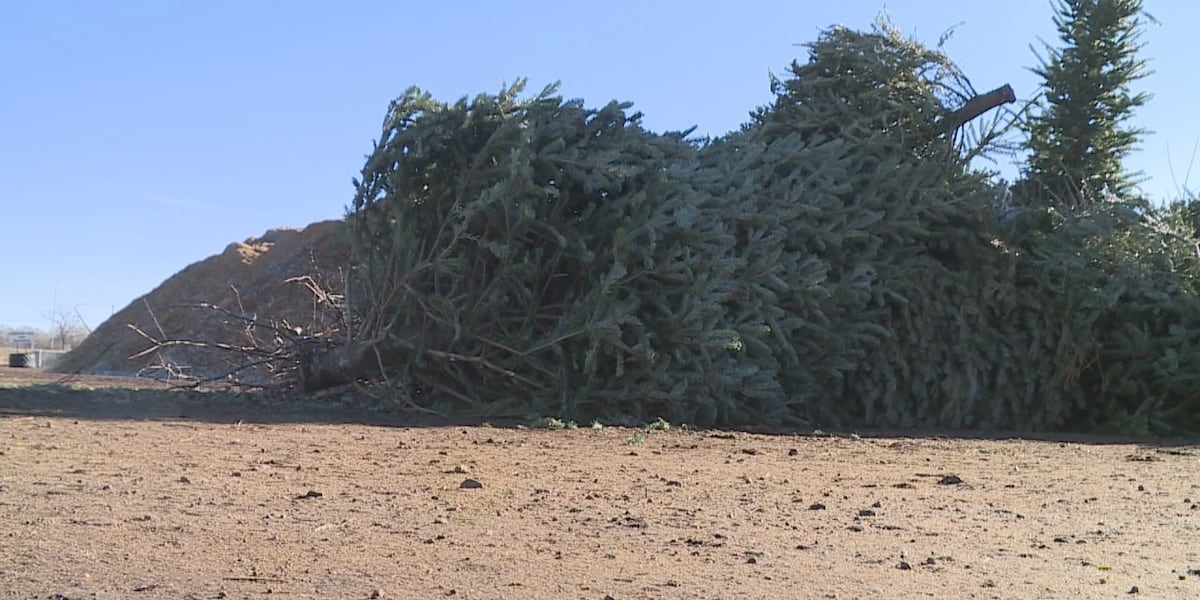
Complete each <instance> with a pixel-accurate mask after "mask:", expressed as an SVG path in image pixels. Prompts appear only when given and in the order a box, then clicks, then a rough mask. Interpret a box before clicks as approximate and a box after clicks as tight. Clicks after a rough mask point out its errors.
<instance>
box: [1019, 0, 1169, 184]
mask: <svg viewBox="0 0 1200 600" xmlns="http://www.w3.org/2000/svg"><path fill="white" fill-rule="evenodd" d="M1055 12H1056V15H1055V17H1054V24H1055V26H1056V27H1057V29H1058V35H1059V39H1060V40H1061V41H1062V42H1063V45H1064V46H1063V48H1061V49H1058V48H1053V47H1051V46H1050V45H1049V44H1047V45H1046V51H1047V54H1048V56H1047V58H1042V59H1041V66H1039V67H1037V68H1034V69H1032V71H1033V72H1034V73H1036V74H1038V75H1039V76H1040V77H1041V78H1042V79H1043V81H1044V86H1045V97H1044V104H1043V110H1042V111H1041V113H1040V114H1039V115H1036V116H1035V117H1033V118H1032V119H1031V120H1030V123H1029V126H1028V133H1029V145H1030V149H1031V150H1032V154H1031V156H1030V159H1029V165H1028V172H1027V178H1028V179H1029V180H1030V181H1031V182H1033V183H1034V184H1035V186H1036V189H1039V190H1040V191H1042V192H1048V193H1049V194H1051V195H1052V196H1054V197H1057V198H1058V199H1060V200H1065V201H1067V202H1068V203H1069V204H1072V205H1078V204H1083V203H1088V202H1091V201H1094V200H1095V199H1098V198H1103V197H1116V198H1126V197H1128V196H1129V195H1130V194H1131V193H1132V192H1133V191H1134V186H1135V184H1136V179H1135V177H1136V174H1133V173H1129V172H1127V171H1126V170H1125V168H1124V166H1123V165H1122V159H1123V158H1124V157H1125V156H1127V155H1128V154H1129V153H1130V152H1131V151H1132V150H1133V149H1134V147H1135V146H1136V144H1137V143H1138V141H1139V140H1140V139H1141V137H1142V135H1144V134H1145V133H1147V132H1146V130H1144V129H1138V128H1134V127H1129V126H1126V125H1124V124H1125V122H1126V121H1128V120H1129V118H1130V117H1131V116H1132V115H1133V111H1134V109H1135V108H1137V107H1139V106H1141V105H1143V104H1145V103H1146V102H1147V101H1148V100H1149V99H1150V95H1149V94H1147V93H1145V92H1138V93H1134V92H1132V91H1131V90H1130V84H1131V83H1133V82H1134V81H1137V80H1138V79H1141V78H1143V77H1146V76H1147V75H1149V74H1150V71H1149V70H1148V69H1147V67H1146V61H1145V60H1143V59H1140V58H1138V52H1139V51H1140V50H1141V49H1142V48H1143V46H1144V45H1145V44H1144V43H1143V42H1142V41H1141V30H1142V25H1143V24H1144V22H1145V20H1151V21H1152V20H1153V17H1151V16H1150V15H1149V14H1147V13H1146V12H1145V11H1144V10H1143V8H1142V2H1141V0H1057V2H1056V6H1055Z"/></svg>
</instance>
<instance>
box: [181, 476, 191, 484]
mask: <svg viewBox="0 0 1200 600" xmlns="http://www.w3.org/2000/svg"><path fill="white" fill-rule="evenodd" d="M191 482H192V480H191V479H188V478H187V475H184V476H183V477H180V478H179V483H191Z"/></svg>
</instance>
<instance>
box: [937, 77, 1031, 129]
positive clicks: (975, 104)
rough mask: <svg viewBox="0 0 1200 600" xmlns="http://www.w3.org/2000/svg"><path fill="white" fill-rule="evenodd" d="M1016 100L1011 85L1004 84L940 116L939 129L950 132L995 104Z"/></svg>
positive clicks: (995, 105)
mask: <svg viewBox="0 0 1200 600" xmlns="http://www.w3.org/2000/svg"><path fill="white" fill-rule="evenodd" d="M1016 101H1017V96H1016V93H1014V92H1013V89H1012V86H1011V85H1008V84H1004V85H1002V86H1000V87H998V88H996V89H994V90H992V91H990V92H987V93H985V94H980V95H978V96H975V97H974V98H971V99H970V100H967V103H966V104H964V105H962V106H961V107H960V108H958V109H957V110H954V111H952V112H950V113H949V114H947V115H946V116H945V117H943V118H942V121H941V124H940V129H941V131H942V133H952V132H954V131H955V130H957V129H958V128H959V127H962V126H963V125H966V124H967V123H968V122H970V121H971V120H972V119H975V118H977V117H979V115H982V114H983V113H985V112H987V111H989V110H991V109H993V108H996V107H997V106H1001V105H1003V104H1009V103H1012V102H1016Z"/></svg>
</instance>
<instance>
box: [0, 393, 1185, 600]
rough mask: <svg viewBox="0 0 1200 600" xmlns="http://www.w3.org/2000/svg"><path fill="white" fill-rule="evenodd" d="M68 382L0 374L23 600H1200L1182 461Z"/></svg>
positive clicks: (1085, 443) (6, 488)
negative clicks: (491, 419) (409, 413)
mask: <svg viewBox="0 0 1200 600" xmlns="http://www.w3.org/2000/svg"><path fill="white" fill-rule="evenodd" d="M18 376H19V377H20V378H21V379H20V380H18ZM52 381H57V379H56V378H54V377H51V376H43V375H40V374H36V373H34V372H28V371H25V372H22V373H16V372H15V371H13V370H10V371H2V370H0V597H3V598H53V599H59V600H61V599H66V598H69V599H82V598H196V599H200V598H213V599H217V598H273V597H287V598H364V599H366V598H446V597H453V598H591V599H595V600H603V599H612V600H625V599H654V598H662V599H667V598H800V599H804V598H842V599H850V598H1130V597H1136V598H1196V597H1200V449H1198V448H1197V447H1196V446H1192V445H1188V444H1185V443H1172V444H1163V443H1156V444H1150V443H1145V442H1143V443H1099V442H1096V441H1093V440H1087V439H1072V440H1070V441H1030V440H1020V439H1007V440H999V439H993V440H986V439H960V438H945V437H869V436H863V437H859V436H855V435H830V434H823V435H804V436H800V435H774V436H766V435H752V434H748V433H733V432H718V431H679V430H677V429H672V430H670V431H658V430H646V429H629V428H603V429H598V430H594V429H586V428H585V429H578V430H562V431H550V430H522V429H514V428H493V427H485V426H474V427H462V426H441V427H409V426H403V423H398V422H392V423H390V424H386V425H385V424H380V423H381V421H380V422H376V421H371V422H369V423H368V422H367V421H368V420H366V419H355V418H343V419H340V421H344V422H339V420H338V419H334V418H332V416H331V415H332V414H333V413H329V412H322V411H310V412H309V413H308V414H301V413H288V412H286V411H274V412H272V411H269V410H266V408H267V407H266V405H263V404H259V405H257V406H256V407H255V408H254V409H253V410H246V411H242V412H239V410H238V408H237V405H236V404H234V400H231V399H229V398H224V399H220V398H218V397H217V396H212V397H206V396H202V395H180V394H177V393H173V392H165V391H163V390H161V389H159V388H160V387H161V386H156V385H152V384H146V383H145V382H142V384H141V389H135V390H114V389H109V388H110V387H111V385H114V384H116V383H122V382H120V381H119V380H117V381H115V382H114V381H101V380H78V379H77V380H75V381H74V383H73V384H72V385H74V386H75V387H76V388H78V389H71V388H70V387H68V386H54V385H37V384H39V383H41V384H45V383H48V382H52ZM128 383H129V382H124V384H126V385H127V384H128ZM218 400H219V401H218ZM235 400H236V399H235ZM210 401H211V404H212V405H213V406H216V407H217V408H210V409H208V410H199V409H197V406H200V405H203V404H205V403H206V402H210ZM242 401H243V402H246V400H245V399H242ZM338 414H341V415H343V416H346V415H347V413H345V412H344V411H343V412H340V413H338ZM1131 592H1133V594H1131Z"/></svg>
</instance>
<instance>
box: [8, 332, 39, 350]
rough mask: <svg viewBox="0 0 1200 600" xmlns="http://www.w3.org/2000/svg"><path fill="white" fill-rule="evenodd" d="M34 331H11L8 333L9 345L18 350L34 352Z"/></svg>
mask: <svg viewBox="0 0 1200 600" xmlns="http://www.w3.org/2000/svg"><path fill="white" fill-rule="evenodd" d="M33 337H34V332H32V331H10V332H8V345H9V346H11V347H13V348H16V349H17V350H33Z"/></svg>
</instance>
